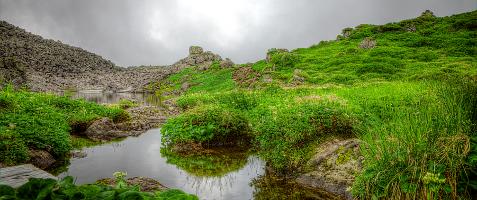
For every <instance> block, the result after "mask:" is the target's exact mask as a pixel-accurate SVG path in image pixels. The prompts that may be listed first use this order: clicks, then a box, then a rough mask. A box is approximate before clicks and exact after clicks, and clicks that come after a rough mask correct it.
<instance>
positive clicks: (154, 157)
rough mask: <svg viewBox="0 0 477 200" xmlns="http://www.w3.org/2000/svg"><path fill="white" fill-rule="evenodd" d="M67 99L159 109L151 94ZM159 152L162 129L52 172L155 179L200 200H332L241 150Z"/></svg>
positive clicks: (85, 179) (85, 94)
mask: <svg viewBox="0 0 477 200" xmlns="http://www.w3.org/2000/svg"><path fill="white" fill-rule="evenodd" d="M71 96H72V98H75V99H78V98H82V99H85V100H88V101H93V102H96V103H117V102H118V101H119V100H120V99H123V98H125V99H133V100H135V101H137V102H141V103H143V104H146V105H160V98H159V97H157V96H156V95H153V94H140V93H101V92H95V91H81V92H77V93H72V94H71ZM161 147H162V144H161V131H160V129H151V130H149V131H147V132H145V133H144V134H142V135H140V136H138V137H129V138H126V139H124V140H122V141H119V142H112V143H106V144H102V145H98V146H94V147H89V148H84V149H82V151H83V152H84V153H86V155H87V156H86V157H84V158H72V159H71V160H70V161H69V163H68V164H67V165H66V166H65V165H63V166H60V167H59V168H57V169H53V170H55V171H56V172H61V173H60V174H59V175H58V176H59V177H60V178H63V177H65V176H73V177H74V178H75V180H76V183H77V184H85V183H94V182H95V181H97V180H99V179H102V178H108V177H112V174H113V173H114V172H116V171H124V172H127V174H128V176H127V177H138V176H142V177H148V178H153V179H155V180H158V181H159V182H160V183H162V184H163V185H164V186H166V187H169V188H178V189H181V190H183V191H185V192H188V193H192V194H196V195H197V196H198V197H199V198H200V199H229V200H234V199H237V200H238V199H240V200H242V199H287V198H292V199H330V196H328V195H329V194H327V193H323V191H315V190H308V189H305V188H303V187H301V186H298V185H296V184H294V183H290V182H289V181H287V180H284V179H281V178H280V177H276V176H275V175H273V173H270V172H268V171H267V170H265V168H266V167H265V164H266V163H265V162H264V161H263V160H261V159H260V158H259V157H258V156H256V155H254V154H253V153H250V152H248V151H246V150H243V149H230V148H228V149H216V150H214V151H212V152H209V153H207V154H206V155H187V156H183V155H178V154H175V153H173V152H172V151H170V150H168V149H166V148H161Z"/></svg>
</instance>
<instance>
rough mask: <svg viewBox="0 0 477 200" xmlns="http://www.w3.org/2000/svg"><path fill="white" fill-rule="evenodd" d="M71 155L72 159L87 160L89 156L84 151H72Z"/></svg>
mask: <svg viewBox="0 0 477 200" xmlns="http://www.w3.org/2000/svg"><path fill="white" fill-rule="evenodd" d="M70 155H71V157H72V158H85V157H86V156H88V154H86V152H84V151H72V152H71V153H70Z"/></svg>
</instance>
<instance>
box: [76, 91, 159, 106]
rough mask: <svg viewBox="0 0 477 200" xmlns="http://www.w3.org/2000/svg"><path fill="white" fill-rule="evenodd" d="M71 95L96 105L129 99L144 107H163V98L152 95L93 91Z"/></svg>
mask: <svg viewBox="0 0 477 200" xmlns="http://www.w3.org/2000/svg"><path fill="white" fill-rule="evenodd" d="M69 95H71V97H72V98H73V99H85V100H87V101H92V102H96V103H117V102H119V100H121V99H129V100H135V101H137V102H139V103H143V104H144V105H155V106H157V105H161V97H160V96H158V95H155V94H151V93H104V92H101V91H94V90H91V91H79V92H72V93H69Z"/></svg>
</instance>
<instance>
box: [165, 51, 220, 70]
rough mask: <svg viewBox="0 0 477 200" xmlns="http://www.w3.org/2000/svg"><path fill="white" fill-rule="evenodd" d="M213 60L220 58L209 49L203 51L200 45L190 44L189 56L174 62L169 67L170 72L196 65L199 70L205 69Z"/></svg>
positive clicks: (217, 60)
mask: <svg viewBox="0 0 477 200" xmlns="http://www.w3.org/2000/svg"><path fill="white" fill-rule="evenodd" d="M215 61H216V62H220V61H222V58H221V57H220V56H219V55H217V54H214V53H212V52H210V51H206V52H204V50H203V49H202V47H198V46H191V47H190V48H189V56H187V57H186V58H183V59H181V60H179V61H178V62H176V63H174V64H173V65H172V66H170V68H171V70H172V71H171V72H172V73H174V72H177V71H180V70H181V69H183V68H186V67H190V66H197V67H198V68H199V69H201V70H207V69H208V68H209V67H210V65H212V63H213V62H215Z"/></svg>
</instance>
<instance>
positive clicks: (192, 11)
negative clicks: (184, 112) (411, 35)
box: [0, 0, 477, 66]
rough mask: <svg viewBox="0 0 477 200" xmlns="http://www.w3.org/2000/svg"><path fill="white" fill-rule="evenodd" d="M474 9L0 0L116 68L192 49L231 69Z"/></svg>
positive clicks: (417, 2) (330, 1)
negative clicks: (277, 53) (359, 28)
mask: <svg viewBox="0 0 477 200" xmlns="http://www.w3.org/2000/svg"><path fill="white" fill-rule="evenodd" d="M426 9H430V10H432V11H433V12H434V13H435V14H436V15H438V16H446V15H452V14H456V13H462V12H468V11H472V10H476V9H477V1H476V0H0V19H1V20H5V21H8V22H10V23H13V24H14V25H17V26H20V27H22V28H24V29H26V30H27V31H30V32H32V33H35V34H39V35H41V36H43V37H45V38H48V39H55V40H60V41H62V42H63V43H66V44H70V45H73V46H79V47H81V48H83V49H86V50H88V51H91V52H94V53H97V54H99V55H101V56H103V57H104V58H107V59H110V60H111V61H113V62H114V63H116V64H118V65H120V66H130V65H142V64H144V65H165V64H172V63H174V62H175V61H177V60H179V59H180V58H183V57H185V56H187V54H188V47H189V46H190V45H199V46H202V47H204V48H205V49H206V50H211V51H213V52H216V53H218V54H220V55H221V56H222V57H223V58H225V57H230V58H231V59H232V60H233V61H234V62H236V63H245V62H253V61H256V60H259V59H263V58H264V57H265V53H266V50H267V49H269V48H272V47H279V48H288V49H293V48H298V47H308V46H311V45H312V44H315V43H318V42H319V41H321V40H330V39H335V38H336V35H337V34H339V33H340V32H341V29H343V28H345V27H353V26H356V25H359V24H362V23H370V24H383V23H387V22H392V21H398V20H402V19H407V18H413V17H416V16H418V15H419V14H420V13H421V12H422V11H424V10H426Z"/></svg>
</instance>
